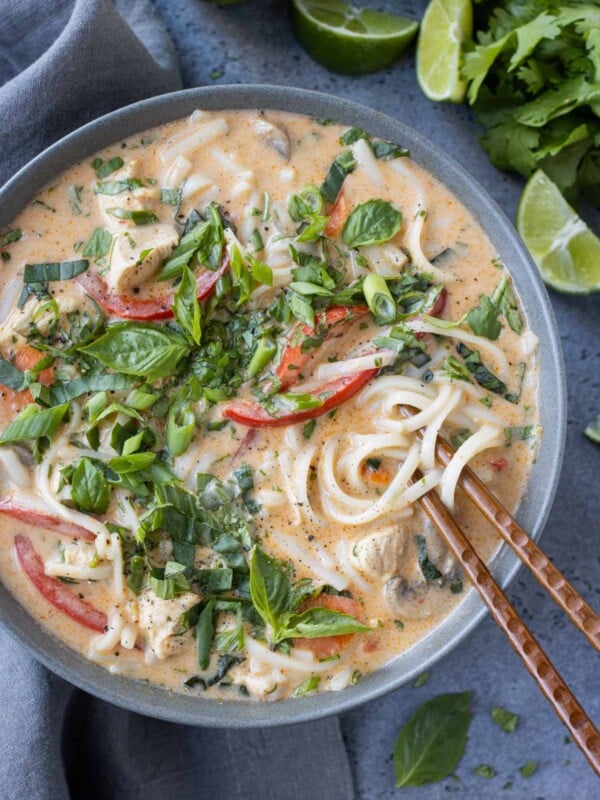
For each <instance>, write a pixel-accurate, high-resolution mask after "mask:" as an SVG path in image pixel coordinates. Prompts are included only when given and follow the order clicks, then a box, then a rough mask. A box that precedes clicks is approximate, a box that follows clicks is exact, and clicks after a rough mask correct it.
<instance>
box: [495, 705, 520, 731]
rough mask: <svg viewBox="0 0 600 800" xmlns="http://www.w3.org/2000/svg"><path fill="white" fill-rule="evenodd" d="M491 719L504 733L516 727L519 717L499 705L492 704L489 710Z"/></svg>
mask: <svg viewBox="0 0 600 800" xmlns="http://www.w3.org/2000/svg"><path fill="white" fill-rule="evenodd" d="M491 714H492V719H493V720H494V722H495V723H496V725H498V726H499V727H500V728H502V730H503V731H504V732H505V733H512V732H513V731H514V730H515V728H516V727H517V723H518V721H519V717H518V716H517V714H512V713H511V712H510V711H507V710H506V709H505V708H502V707H501V706H494V708H492V711H491Z"/></svg>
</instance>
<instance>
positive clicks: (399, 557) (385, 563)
mask: <svg viewBox="0 0 600 800" xmlns="http://www.w3.org/2000/svg"><path fill="white" fill-rule="evenodd" d="M405 545H406V532H405V531H404V529H403V528H401V527H400V526H397V525H396V526H390V527H386V528H383V529H382V530H379V531H374V532H373V533H369V534H367V535H366V536H364V537H363V538H362V539H360V540H359V541H358V542H357V543H356V544H355V545H354V547H353V548H352V550H351V555H350V560H351V561H352V564H353V566H355V567H356V568H357V569H358V570H360V572H362V573H363V574H364V575H366V576H367V577H369V578H378V579H381V578H382V579H383V580H387V579H388V578H391V577H392V575H397V574H398V572H400V570H401V568H402V562H403V560H404V559H403V556H404V550H405Z"/></svg>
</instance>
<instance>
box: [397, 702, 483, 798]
mask: <svg viewBox="0 0 600 800" xmlns="http://www.w3.org/2000/svg"><path fill="white" fill-rule="evenodd" d="M470 699H471V693H470V692H462V693H461V694H442V695H439V696H438V697H434V698H432V699H431V700H428V701H427V702H426V703H424V704H423V705H422V706H421V707H420V708H418V709H417V710H416V711H415V713H414V714H413V715H412V716H411V717H410V719H409V720H408V722H407V723H406V725H405V726H404V727H403V728H402V730H401V731H400V734H399V736H398V738H397V740H396V744H395V746H394V770H395V773H396V787H397V788H400V787H403V786H423V785H424V784H427V783H435V782H436V781H441V780H443V778H446V777H448V775H451V774H452V773H453V772H454V770H455V769H456V766H457V764H458V762H459V761H460V759H461V757H462V755H463V753H464V750H465V746H466V743H467V733H468V730H469V725H470V724H471V712H470V711H469V701H470Z"/></svg>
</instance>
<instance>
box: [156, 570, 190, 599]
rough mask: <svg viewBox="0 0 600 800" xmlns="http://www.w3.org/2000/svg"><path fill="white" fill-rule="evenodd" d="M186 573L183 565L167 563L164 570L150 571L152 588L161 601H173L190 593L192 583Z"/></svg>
mask: <svg viewBox="0 0 600 800" xmlns="http://www.w3.org/2000/svg"><path fill="white" fill-rule="evenodd" d="M184 572H185V567H184V566H183V564H178V563H177V562H175V561H167V563H166V565H165V568H164V569H158V568H156V567H155V568H153V569H152V570H150V588H151V589H152V591H153V592H154V594H155V595H156V596H157V597H160V599H161V600H173V598H175V597H177V596H178V595H180V594H184V593H185V592H187V591H189V588H190V583H189V581H188V579H187V578H186V576H185V574H184Z"/></svg>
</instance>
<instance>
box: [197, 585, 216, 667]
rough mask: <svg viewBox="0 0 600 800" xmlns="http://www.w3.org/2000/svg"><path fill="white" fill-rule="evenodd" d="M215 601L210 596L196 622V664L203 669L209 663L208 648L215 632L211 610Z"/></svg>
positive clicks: (212, 610)
mask: <svg viewBox="0 0 600 800" xmlns="http://www.w3.org/2000/svg"><path fill="white" fill-rule="evenodd" d="M214 607H215V601H214V599H213V598H211V599H210V600H209V601H208V603H207V604H206V605H205V606H204V608H203V609H202V611H201V612H200V616H199V618H198V623H197V624H196V646H197V648H198V666H199V667H200V669H202V670H204V669H207V668H208V665H209V663H210V650H211V647H212V640H213V636H214V634H215V625H214V621H213V612H214Z"/></svg>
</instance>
